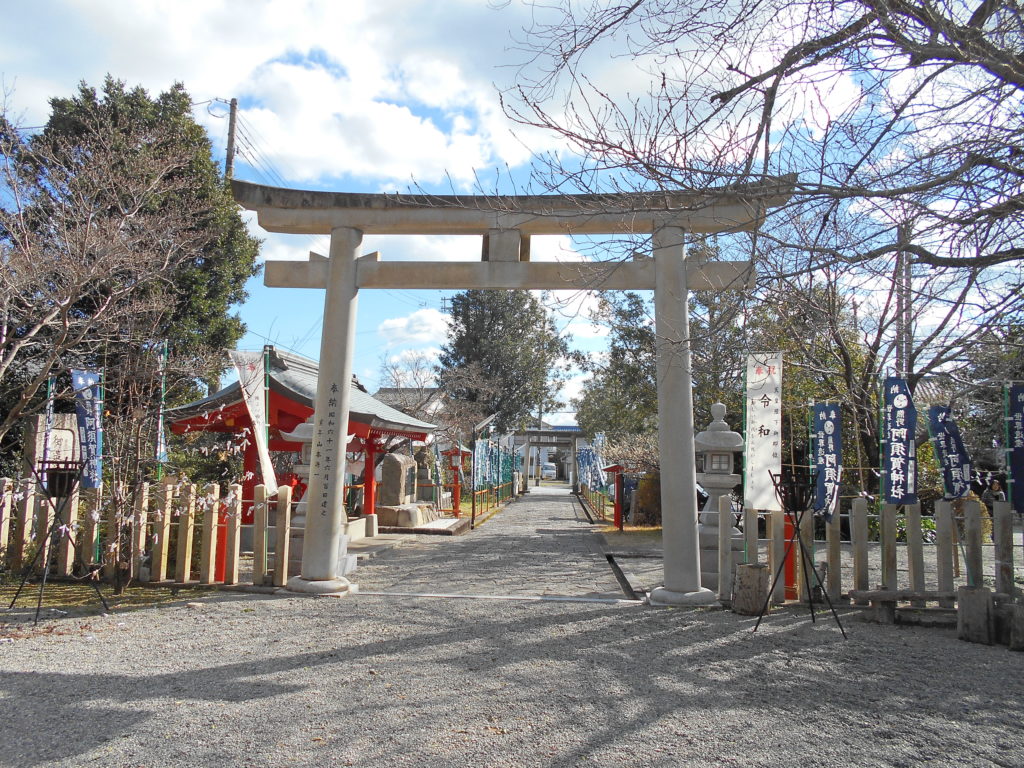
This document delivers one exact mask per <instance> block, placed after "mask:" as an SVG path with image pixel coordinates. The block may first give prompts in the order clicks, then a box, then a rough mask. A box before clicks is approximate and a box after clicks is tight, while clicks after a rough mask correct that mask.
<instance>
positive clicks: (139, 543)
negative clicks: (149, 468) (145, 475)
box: [131, 483, 149, 579]
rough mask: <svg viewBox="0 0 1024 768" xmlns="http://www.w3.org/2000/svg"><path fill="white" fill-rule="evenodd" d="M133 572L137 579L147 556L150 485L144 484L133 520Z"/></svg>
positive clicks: (139, 489) (138, 496)
mask: <svg viewBox="0 0 1024 768" xmlns="http://www.w3.org/2000/svg"><path fill="white" fill-rule="evenodd" d="M132 526H133V527H132V570H131V577H132V578H133V579H137V578H138V577H139V571H140V570H141V569H142V558H143V557H145V555H146V539H147V536H146V534H147V533H148V530H147V529H148V527H149V483H142V485H140V486H139V488H138V490H137V492H136V494H135V514H134V516H133V518H132Z"/></svg>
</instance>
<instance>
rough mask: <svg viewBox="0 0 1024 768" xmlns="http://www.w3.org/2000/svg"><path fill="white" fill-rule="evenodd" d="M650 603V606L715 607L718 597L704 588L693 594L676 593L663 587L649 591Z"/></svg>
mask: <svg viewBox="0 0 1024 768" xmlns="http://www.w3.org/2000/svg"><path fill="white" fill-rule="evenodd" d="M650 603H651V605H716V604H717V603H718V595H716V594H715V593H714V592H712V591H711V590H710V589H705V588H704V587H701V588H700V589H698V590H696V591H695V592H676V591H675V590H671V589H667V588H665V587H657V588H655V589H654V590H652V591H651V596H650Z"/></svg>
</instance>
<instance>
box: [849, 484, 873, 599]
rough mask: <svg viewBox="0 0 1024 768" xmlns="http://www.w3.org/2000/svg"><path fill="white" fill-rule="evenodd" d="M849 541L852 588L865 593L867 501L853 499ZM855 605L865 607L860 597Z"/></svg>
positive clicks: (866, 576)
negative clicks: (851, 558)
mask: <svg viewBox="0 0 1024 768" xmlns="http://www.w3.org/2000/svg"><path fill="white" fill-rule="evenodd" d="M850 540H851V543H852V544H853V588H854V589H855V590H860V591H867V590H868V588H869V584H868V581H869V579H868V500H867V499H854V500H853V505H852V506H851V509H850ZM854 603H855V604H856V605H867V603H868V601H867V600H865V599H864V598H862V597H858V598H857V599H856V600H854Z"/></svg>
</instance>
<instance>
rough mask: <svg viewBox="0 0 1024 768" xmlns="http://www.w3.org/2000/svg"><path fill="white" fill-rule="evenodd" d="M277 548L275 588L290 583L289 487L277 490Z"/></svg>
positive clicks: (290, 531)
mask: <svg viewBox="0 0 1024 768" xmlns="http://www.w3.org/2000/svg"><path fill="white" fill-rule="evenodd" d="M275 522H276V526H275V530H276V532H277V547H276V551H275V552H274V586H275V587H283V586H284V585H285V584H287V583H288V543H289V541H290V540H291V533H292V489H291V488H290V487H289V486H287V485H282V486H279V487H278V489H277V517H276V521H275Z"/></svg>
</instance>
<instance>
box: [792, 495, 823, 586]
mask: <svg viewBox="0 0 1024 768" xmlns="http://www.w3.org/2000/svg"><path fill="white" fill-rule="evenodd" d="M799 535H800V538H801V540H803V547H800V546H797V548H796V549H797V551H796V558H797V576H796V593H797V600H799V601H800V602H801V603H805V602H806V603H809V602H810V601H811V600H812V599H813V597H814V587H815V585H816V584H817V583H818V579H817V577H816V576H815V575H814V515H812V514H811V512H810V511H809V510H808V511H806V512H804V515H803V517H801V518H800V533H799ZM801 552H802V553H803V556H801ZM808 588H809V589H810V590H811V591H810V592H808V591H807V590H808Z"/></svg>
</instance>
